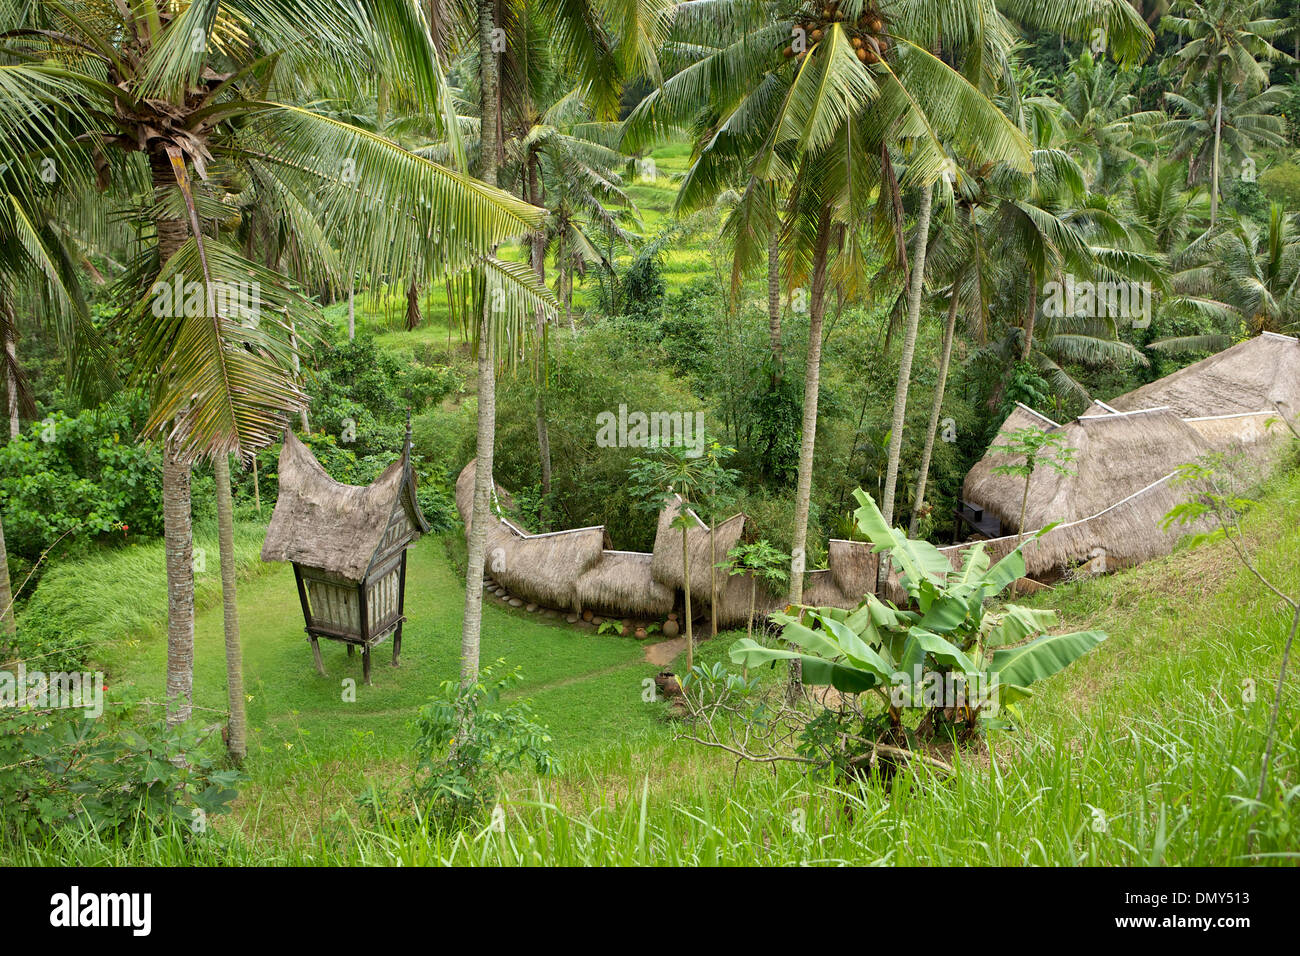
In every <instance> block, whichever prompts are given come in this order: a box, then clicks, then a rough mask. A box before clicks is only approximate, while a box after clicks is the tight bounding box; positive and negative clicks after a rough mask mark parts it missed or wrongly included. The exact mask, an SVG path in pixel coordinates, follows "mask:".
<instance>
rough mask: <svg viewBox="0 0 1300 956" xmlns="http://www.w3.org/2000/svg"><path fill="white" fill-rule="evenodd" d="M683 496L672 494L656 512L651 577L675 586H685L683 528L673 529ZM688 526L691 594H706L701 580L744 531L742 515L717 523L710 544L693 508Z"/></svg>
mask: <svg viewBox="0 0 1300 956" xmlns="http://www.w3.org/2000/svg"><path fill="white" fill-rule="evenodd" d="M681 510H682V499H681V496H680V495H677V494H672V495H669V496H668V497H667V498H665V499H664V506H663V508H662V509H661V510H660V511H659V525H658V527H657V528H656V529H655V545H654V564H653V568H654V576H655V580H657V581H662V582H663V583H664V584H667V585H669V586H670V587H674V588H681V587H683V586H685V583H686V582H685V579H684V577H683V576H682V529H681V528H674V527H673V522H674V521H676V520H677V516H678V515H679V514H681ZM687 513H688V514H689V516H690V518H691V519H692V521H691V527H689V528H688V529H687V531H686V541H687V550H688V553H689V555H690V571H691V595H692V597H695V596H696V595H697V594H698V595H705V597H707V594H706V591H707V588H704V587H701V586H700V582H701V581H705V580H707V578H708V576H709V568H710V567H712V566H713V564H714V561H715V559H714V557H713V555H714V554H716V555H717V558H716V560H717V561H723V560H725V559H726V557H727V552H728V551H730V550H731V549H732V548H734V547H735V546H736V544H737V543H738V542H739V541H740V536H741V534H742V533H743V532H744V530H745V516H744V515H742V514H737V515H732V516H731V517H730V518H728V519H727V520H726V521H721V522H719V523H718V527H717V529H716V532H715V534H714V536H713V544H712V546H710V543H709V541H710V537H709V527H708V525H706V524H705V523H704V521H703V520H702V519H701V518H700V516H699V515H697V514H696V513H695V512H694V511H692V510H690V509H687Z"/></svg>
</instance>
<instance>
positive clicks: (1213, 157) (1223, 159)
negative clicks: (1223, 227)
mask: <svg viewBox="0 0 1300 956" xmlns="http://www.w3.org/2000/svg"><path fill="white" fill-rule="evenodd" d="M1287 96H1288V91H1287V89H1286V87H1282V86H1270V87H1269V88H1268V89H1266V90H1263V91H1262V92H1259V93H1255V94H1253V95H1252V94H1250V93H1248V92H1247V91H1246V90H1245V89H1244V88H1242V87H1240V86H1231V87H1229V88H1228V89H1227V90H1225V91H1223V92H1222V93H1220V92H1219V90H1218V89H1217V87H1216V84H1215V82H1214V81H1213V80H1206V81H1204V82H1203V83H1202V84H1200V85H1199V86H1195V87H1192V88H1190V89H1188V90H1186V91H1185V94H1182V93H1176V92H1174V91H1172V90H1170V91H1168V92H1166V93H1165V102H1166V103H1167V104H1168V105H1169V107H1170V109H1171V112H1172V113H1173V115H1172V116H1170V117H1169V118H1168V119H1167V120H1165V121H1164V122H1163V123H1161V124H1160V127H1159V130H1160V135H1161V138H1162V139H1163V140H1164V142H1165V144H1166V145H1167V146H1169V147H1170V151H1169V154H1168V157H1169V159H1171V160H1173V161H1175V162H1178V161H1182V160H1186V161H1187V182H1188V184H1189V185H1195V184H1201V183H1208V184H1209V191H1210V220H1211V222H1212V223H1217V222H1218V206H1217V199H1216V189H1217V184H1218V183H1219V181H1220V179H1221V177H1222V170H1223V166H1224V165H1228V164H1231V165H1234V166H1236V167H1237V168H1238V169H1242V165H1241V164H1243V163H1246V162H1247V161H1248V160H1249V161H1250V162H1253V161H1254V160H1253V159H1252V157H1251V154H1252V153H1254V152H1256V151H1257V150H1259V149H1285V148H1286V145H1287V139H1286V121H1285V120H1283V118H1282V117H1281V116H1280V115H1277V114H1278V113H1280V112H1281V110H1282V109H1283V108H1284V106H1285V103H1286V100H1287Z"/></svg>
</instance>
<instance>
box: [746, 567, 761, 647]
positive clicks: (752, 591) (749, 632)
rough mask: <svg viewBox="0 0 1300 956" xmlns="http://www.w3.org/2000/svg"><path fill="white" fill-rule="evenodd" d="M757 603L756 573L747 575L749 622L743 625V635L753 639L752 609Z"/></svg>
mask: <svg viewBox="0 0 1300 956" xmlns="http://www.w3.org/2000/svg"><path fill="white" fill-rule="evenodd" d="M757 605H758V575H756V574H752V573H751V574H750V576H749V623H748V624H747V625H746V626H745V636H746V637H748V638H749V639H750V640H753V639H754V609H755V607H757Z"/></svg>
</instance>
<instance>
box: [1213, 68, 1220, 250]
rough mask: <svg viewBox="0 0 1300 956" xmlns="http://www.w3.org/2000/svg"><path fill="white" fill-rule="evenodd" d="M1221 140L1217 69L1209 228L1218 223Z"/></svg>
mask: <svg viewBox="0 0 1300 956" xmlns="http://www.w3.org/2000/svg"><path fill="white" fill-rule="evenodd" d="M1222 139H1223V68H1222V67H1220V68H1219V75H1218V77H1217V83H1216V84H1215V103H1214V168H1213V169H1212V170H1211V171H1210V228H1211V229H1213V228H1214V227H1215V225H1216V224H1217V223H1218V221H1219V150H1220V147H1221V145H1222Z"/></svg>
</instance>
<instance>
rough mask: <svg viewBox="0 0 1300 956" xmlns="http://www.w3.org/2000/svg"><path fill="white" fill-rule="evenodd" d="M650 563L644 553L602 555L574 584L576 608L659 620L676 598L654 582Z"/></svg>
mask: <svg viewBox="0 0 1300 956" xmlns="http://www.w3.org/2000/svg"><path fill="white" fill-rule="evenodd" d="M653 559H654V555H652V554H649V553H647V552H644V551H602V552H601V555H600V561H599V562H597V563H596V565H595V566H594V567H592V568H591V569H590V570H588V571H586V572H585V573H584V574H583V575H582V576H581V577H580V578H578V580H577V583H576V592H577V598H578V604H579V605H580V606H581V607H582V608H584V609H586V608H591V609H592V610H593V611H598V612H600V613H601V614H609V615H612V616H613V617H627V616H629V615H630V616H635V617H663V616H664V615H666V614H667V613H668V612H669V611H671V610H672V609H673V605H674V603H675V602H676V599H677V595H676V593H675V592H674V591H673V589H672V588H670V587H668V586H667V585H665V584H660V583H659V582H658V581H656V580H655V579H654V576H653V575H652V574H651V573H650V564H651V561H652V560H653Z"/></svg>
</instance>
